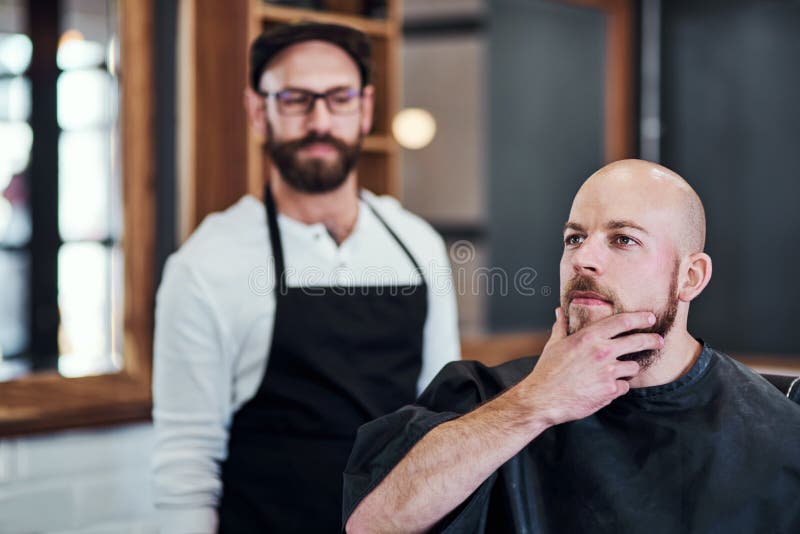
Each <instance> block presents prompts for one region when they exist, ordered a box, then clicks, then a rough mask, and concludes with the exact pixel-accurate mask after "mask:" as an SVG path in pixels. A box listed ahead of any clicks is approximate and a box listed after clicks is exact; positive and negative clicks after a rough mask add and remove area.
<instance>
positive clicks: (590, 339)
mask: <svg viewBox="0 0 800 534" xmlns="http://www.w3.org/2000/svg"><path fill="white" fill-rule="evenodd" d="M654 322H655V316H654V315H653V314H652V313H651V312H626V313H619V314H616V315H612V316H611V317H606V318H605V319H602V320H600V321H597V322H595V323H592V324H590V325H588V326H586V327H584V328H582V329H581V330H579V331H578V332H576V333H574V334H572V335H567V320H566V318H565V317H564V312H563V311H562V310H561V308H558V309H557V310H556V322H555V324H554V325H553V332H552V334H551V336H550V339H549V340H548V342H547V344H546V345H545V347H544V350H543V351H542V354H541V356H540V357H539V361H538V363H537V364H536V367H535V368H534V369H533V371H532V372H531V373H530V374H529V375H528V376H527V377H526V378H525V379H524V380H523V381H522V382H520V383H519V384H518V386H519V388H520V389H521V393H522V392H524V394H525V396H527V397H528V399H529V400H530V402H531V406H532V407H533V410H535V412H536V413H537V414H538V416H539V417H541V418H543V420H544V422H545V423H546V424H547V425H548V426H551V425H557V424H561V423H565V422H567V421H574V420H577V419H582V418H584V417H588V416H589V415H591V414H593V413H594V412H596V411H597V410H599V409H601V408H603V407H604V406H607V405H608V404H609V403H610V402H611V401H613V400H614V399H616V398H617V397H619V396H620V395H624V394H625V393H627V392H628V390H629V389H630V385H629V384H628V379H630V378H633V377H635V376H636V375H637V374H638V373H639V364H638V363H636V362H633V361H620V360H618V359H617V358H618V357H619V356H622V355H624V354H630V353H633V352H637V351H642V350H658V349H660V348H661V347H662V346H663V344H664V339H663V338H662V337H661V336H660V335H658V334H642V333H637V334H629V335H622V336H620V334H623V333H625V332H630V331H631V330H640V329H645V328H648V327H650V326H652V325H653V323H654ZM617 336H619V337H617Z"/></svg>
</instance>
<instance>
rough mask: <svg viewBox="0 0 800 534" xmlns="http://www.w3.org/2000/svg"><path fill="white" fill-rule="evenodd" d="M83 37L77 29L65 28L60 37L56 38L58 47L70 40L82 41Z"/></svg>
mask: <svg viewBox="0 0 800 534" xmlns="http://www.w3.org/2000/svg"><path fill="white" fill-rule="evenodd" d="M83 40H84V37H83V34H82V33H81V32H80V31H78V30H67V31H65V32H64V33H62V34H61V38H60V39H59V40H58V47H59V48H61V47H62V46H64V45H65V44H67V43H69V42H70V41H83Z"/></svg>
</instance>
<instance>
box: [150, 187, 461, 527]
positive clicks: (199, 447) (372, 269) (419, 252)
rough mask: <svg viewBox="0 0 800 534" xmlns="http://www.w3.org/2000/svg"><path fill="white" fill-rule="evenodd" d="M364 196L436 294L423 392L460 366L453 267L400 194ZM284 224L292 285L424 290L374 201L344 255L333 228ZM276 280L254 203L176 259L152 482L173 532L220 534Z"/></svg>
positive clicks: (157, 385) (165, 321)
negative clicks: (231, 446)
mask: <svg viewBox="0 0 800 534" xmlns="http://www.w3.org/2000/svg"><path fill="white" fill-rule="evenodd" d="M364 196H365V198H366V199H367V200H368V201H369V202H370V204H371V205H372V206H373V207H374V208H375V209H376V210H377V211H378V213H380V215H381V217H383V219H384V220H385V221H386V223H387V224H388V225H389V227H390V228H391V229H392V230H393V231H394V232H395V233H396V234H397V236H398V237H399V238H400V240H401V241H402V242H403V244H405V246H406V247H407V248H408V249H409V251H410V253H411V254H412V255H413V256H414V258H415V259H416V261H417V263H418V264H419V266H420V268H421V269H422V271H423V273H424V276H425V281H426V283H427V285H428V315H427V318H426V321H425V327H424V332H423V336H424V340H423V352H422V371H421V374H420V377H419V380H418V384H417V387H418V392H419V391H421V390H422V389H423V388H424V386H425V385H427V383H428V382H429V381H430V380H431V379H432V378H433V377H434V376H435V375H436V373H437V372H438V371H439V370H440V369H441V368H442V366H444V364H445V363H447V362H448V361H451V360H456V359H458V358H459V357H460V347H459V340H458V319H457V312H456V301H455V291H454V287H453V281H452V276H451V272H450V263H449V261H448V257H447V253H446V250H445V247H444V243H443V241H442V239H441V237H440V236H439V235H438V234H437V233H436V232H435V231H433V229H432V228H431V227H430V226H429V225H428V224H427V223H425V222H424V221H423V220H422V219H420V218H418V217H417V216H415V215H413V214H411V213H409V212H408V211H405V210H404V209H403V208H402V207H401V206H400V204H399V203H398V202H397V201H396V200H394V199H393V198H391V197H376V196H374V195H372V194H370V193H369V192H365V193H364ZM278 227H279V229H280V233H281V239H282V242H283V248H284V251H283V252H284V262H285V265H286V271H287V283H288V285H289V286H290V287H303V286H309V285H316V286H319V285H390V284H393V283H394V284H408V283H418V282H419V275H418V273H417V272H416V271H415V269H414V266H413V264H412V263H411V261H410V260H409V258H408V256H406V254H405V252H403V250H402V249H401V248H400V247H399V246H391V247H387V246H386V241H387V239H388V240H392V238H391V236H390V235H389V234H388V232H387V231H386V229H385V228H384V226H383V225H382V224H381V223H380V222H379V220H378V219H377V218H376V217H375V215H374V214H373V213H372V211H371V210H370V209H369V208H368V207H367V206H366V205H365V204H364V201H363V200H362V201H361V202H360V205H359V212H358V219H357V221H356V225H355V227H354V229H353V232H352V233H351V235H350V236H349V237H348V238H347V239H346V240H345V241H344V242H343V243H342V244H341V245H340V246H337V245H336V242H335V241H334V240H333V239H332V238H331V237H330V235H329V234H328V232H327V230H326V229H325V227H324V225H322V224H312V225H306V224H303V223H300V222H298V221H296V220H293V219H290V218H288V217H286V216H283V215H279V216H278ZM392 242H393V240H392ZM376 251H380V252H376ZM275 277H276V273H275V271H274V264H273V263H272V251H271V249H270V242H269V237H268V230H267V222H266V214H265V210H264V205H263V204H262V203H261V201H260V200H258V199H256V198H254V197H252V196H245V197H243V198H242V199H241V200H239V202H237V203H236V204H234V205H233V206H232V207H230V208H229V209H227V210H226V211H224V212H222V213H217V214H212V215H210V216H208V217H207V218H206V219H205V220H204V221H203V223H202V224H201V225H200V227H199V228H198V229H197V230H196V231H195V233H194V234H193V235H192V236H191V237H190V238H189V239H188V240H187V241H186V243H185V244H184V245H183V246H182V247H181V248H180V250H178V251H177V252H176V253H175V254H173V255H172V256H170V258H169V260H168V261H167V264H166V267H165V270H164V276H163V279H162V282H161V286H160V287H159V290H158V294H157V297H156V330H155V346H154V370H153V421H154V423H155V429H156V449H155V454H154V458H153V473H154V479H155V495H156V506H157V508H158V509H159V512H160V515H161V521H162V530H163V532H168V533H170V534H190V533H191V534H198V533H204V534H205V533H209V534H210V533H213V532H216V528H217V511H216V509H217V505H218V501H219V497H220V494H221V490H222V484H221V481H220V477H219V475H220V463H221V462H222V461H223V460H224V459H225V457H226V454H227V441H228V430H229V426H230V424H231V421H232V418H233V415H234V414H235V412H236V411H237V410H238V409H239V408H240V407H241V406H242V405H243V404H244V403H245V402H247V401H248V400H249V399H250V398H252V397H253V396H254V395H255V393H256V391H257V389H258V386H259V385H260V383H261V380H262V378H263V375H264V372H265V369H266V365H267V361H268V359H269V355H268V352H269V347H270V344H271V341H272V329H273V322H274V318H275V296H274V292H273V291H274V286H275ZM264 483H265V484H269V483H270V482H269V481H264Z"/></svg>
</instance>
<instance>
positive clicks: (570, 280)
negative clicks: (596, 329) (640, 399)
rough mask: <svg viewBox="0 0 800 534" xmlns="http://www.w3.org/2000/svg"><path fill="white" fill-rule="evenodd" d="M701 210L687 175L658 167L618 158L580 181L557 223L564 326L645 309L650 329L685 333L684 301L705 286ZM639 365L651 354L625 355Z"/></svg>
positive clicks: (653, 356) (707, 268) (652, 358)
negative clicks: (565, 218) (561, 234)
mask: <svg viewBox="0 0 800 534" xmlns="http://www.w3.org/2000/svg"><path fill="white" fill-rule="evenodd" d="M705 227H706V223H705V215H704V213H703V205H702V203H701V202H700V198H699V197H698V196H697V193H695V191H694V190H693V189H692V188H691V186H689V184H688V183H686V180H684V179H683V178H681V177H680V176H678V175H677V174H676V173H674V172H673V171H671V170H669V169H667V168H665V167H662V166H661V165H658V164H655V163H650V162H647V161H641V160H622V161H617V162H614V163H611V164H610V165H606V166H605V167H603V168H602V169H600V170H599V171H597V172H596V173H594V174H593V175H592V176H590V177H589V178H588V179H587V180H586V181H585V182H584V183H583V185H582V186H581V188H580V190H579V191H578V193H577V194H576V195H575V199H574V200H573V202H572V208H571V209H570V213H569V220H568V221H567V224H566V225H565V226H564V252H563V254H562V256H561V264H560V276H561V307H562V309H563V310H565V316H566V318H567V321H568V331H569V332H570V333H572V332H575V331H577V330H579V329H581V328H583V327H585V326H587V325H588V324H591V323H593V322H595V321H598V320H600V319H602V318H604V317H608V316H609V315H611V314H614V313H621V312H624V311H651V312H653V314H654V315H655V317H656V322H655V324H654V325H653V327H652V329H650V331H653V332H656V333H659V334H661V335H662V336H665V339H666V336H669V334H670V332H672V331H673V330H672V329H673V326H674V325H676V324H677V325H678V326H679V328H678V329H677V331H678V332H679V335H681V334H680V333H683V334H685V333H686V319H687V316H688V307H689V302H691V300H692V299H694V298H695V297H696V296H697V295H699V294H700V292H701V291H702V290H703V288H704V287H705V286H706V284H707V283H708V281H709V279H710V276H711V259H710V258H709V257H708V255H707V254H705V253H703V252H702V250H703V247H704V245H705ZM629 356H630V358H631V359H635V360H636V361H638V362H639V363H640V365H641V366H642V368H646V367H647V366H649V365H652V364H653V363H654V362H655V361H656V359H657V356H658V353H657V352H655V351H644V352H642V353H635V354H633V355H629Z"/></svg>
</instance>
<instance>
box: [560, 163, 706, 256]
mask: <svg viewBox="0 0 800 534" xmlns="http://www.w3.org/2000/svg"><path fill="white" fill-rule="evenodd" d="M603 190H605V191H606V192H607V193H608V192H610V193H616V192H618V191H620V190H622V191H624V192H625V193H624V194H625V196H627V197H629V198H630V199H631V200H633V201H638V202H643V203H644V205H645V206H648V207H650V208H652V209H655V208H658V209H664V210H668V211H670V212H672V213H673V216H672V217H670V219H671V221H670V229H671V230H672V232H673V234H674V239H675V245H676V251H677V253H678V254H679V255H680V256H685V255H687V254H692V253H695V252H702V251H703V249H704V247H705V242H706V216H705V210H704V209H703V203H702V202H701V200H700V197H699V196H698V195H697V193H696V192H695V190H694V189H692V186H691V185H689V183H688V182H687V181H686V180H684V179H683V178H682V177H681V176H680V175H679V174H678V173H676V172H674V171H672V170H670V169H668V168H666V167H664V166H662V165H659V164H657V163H652V162H649V161H644V160H639V159H625V160H620V161H615V162H613V163H609V164H608V165H606V166H605V167H603V168H601V169H600V170H598V171H597V172H595V173H594V174H593V175H591V176H590V177H589V178H588V179H587V180H586V181H585V182H584V183H583V185H582V186H581V188H580V190H579V191H578V194H577V195H576V196H575V202H577V201H578V200H579V197H580V196H581V195H596V194H597V193H598V192H600V191H603ZM665 230H666V229H665Z"/></svg>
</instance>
